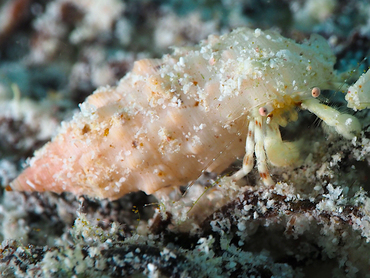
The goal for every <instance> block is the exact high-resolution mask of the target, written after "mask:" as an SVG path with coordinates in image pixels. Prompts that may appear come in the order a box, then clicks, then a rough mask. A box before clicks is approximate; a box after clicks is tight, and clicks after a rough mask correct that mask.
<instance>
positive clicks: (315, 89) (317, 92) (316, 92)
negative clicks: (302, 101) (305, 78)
mask: <svg viewBox="0 0 370 278" xmlns="http://www.w3.org/2000/svg"><path fill="white" fill-rule="evenodd" d="M320 94H321V90H320V88H319V87H313V88H312V91H311V95H312V96H313V97H314V98H317V97H318V96H319V95H320Z"/></svg>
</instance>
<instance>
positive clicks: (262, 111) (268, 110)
mask: <svg viewBox="0 0 370 278" xmlns="http://www.w3.org/2000/svg"><path fill="white" fill-rule="evenodd" d="M272 110H273V108H272V106H271V105H265V106H262V107H260V108H259V109H258V112H259V113H260V115H261V116H267V115H268V114H270V113H271V112H272Z"/></svg>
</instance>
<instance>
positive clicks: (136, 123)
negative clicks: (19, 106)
mask: <svg viewBox="0 0 370 278" xmlns="http://www.w3.org/2000/svg"><path fill="white" fill-rule="evenodd" d="M334 63H335V56H334V55H333V54H332V52H331V50H330V47H329V45H328V44H327V42H326V41H325V39H324V38H322V37H320V36H318V35H312V36H311V38H310V39H309V40H306V41H304V42H303V43H302V44H299V43H296V42H295V41H293V40H291V39H287V38H284V37H282V36H281V35H280V34H278V33H277V32H274V31H261V30H260V29H256V30H251V29H248V28H239V29H236V30H234V31H232V32H231V33H229V34H225V35H222V36H215V35H213V36H209V37H208V39H207V40H204V41H202V42H200V44H199V45H196V46H194V47H184V48H177V47H175V48H174V50H173V54H172V55H165V56H163V57H162V58H161V59H144V60H139V61H137V62H135V64H134V67H133V69H132V71H131V72H130V73H128V74H127V75H126V76H124V77H123V78H122V79H121V80H120V82H119V83H118V85H117V86H116V87H102V88H99V89H97V90H96V91H95V92H94V93H93V94H92V95H90V96H89V97H88V98H87V99H86V101H85V102H84V103H82V104H81V105H80V109H81V111H80V112H79V113H77V114H76V115H75V116H74V117H73V119H72V120H71V121H70V122H63V123H62V126H61V130H60V132H59V134H58V135H57V136H56V137H55V138H53V140H52V141H51V142H50V143H47V144H46V145H45V146H44V147H43V148H41V149H40V150H39V151H37V152H36V153H35V156H34V158H32V159H31V160H30V163H29V164H30V165H29V167H28V168H26V169H25V170H24V172H23V173H22V174H21V175H20V176H19V177H18V178H16V179H15V180H14V181H13V182H12V183H11V185H10V186H11V187H12V188H13V189H14V190H24V191H54V192H63V191H68V192H73V193H74V194H76V195H80V194H84V195H89V196H92V197H98V198H109V199H111V200H114V199H117V198H119V197H121V196H123V195H124V194H126V193H128V192H132V191H138V190H142V191H144V192H146V193H147V194H151V193H153V192H155V191H157V190H159V189H163V188H166V187H173V186H178V185H182V184H186V183H187V182H189V181H191V180H194V179H196V178H198V177H199V176H200V174H201V173H202V171H203V170H207V171H216V172H217V171H221V170H223V167H224V165H228V164H230V163H231V162H232V161H234V160H235V158H236V157H238V156H241V155H243V153H245V155H244V159H243V166H242V168H241V169H240V170H239V171H238V172H236V173H235V174H234V175H233V178H234V179H235V180H238V179H240V178H242V177H243V176H245V175H247V174H248V173H249V172H250V171H251V170H252V168H253V165H254V161H255V160H256V164H257V168H258V171H259V174H260V177H261V179H262V181H263V183H264V184H265V185H273V184H274V182H273V180H272V178H271V177H270V174H269V172H268V164H271V165H275V166H278V167H281V166H287V165H292V164H294V163H295V162H296V161H297V159H298V157H299V149H298V146H297V144H296V143H294V142H285V141H283V140H282V138H281V135H280V131H279V126H286V125H287V123H288V122H290V121H295V120H296V119H297V116H298V115H297V113H298V112H297V111H298V110H300V109H306V110H309V111H310V112H312V113H314V114H315V115H317V116H318V117H319V118H321V119H322V120H323V121H324V122H325V123H326V124H328V125H329V126H332V127H334V128H335V130H336V131H337V132H338V133H339V134H341V135H342V136H343V137H345V138H347V139H351V138H354V137H355V136H356V134H357V133H359V131H360V124H359V121H358V120H357V119H356V118H355V117H354V116H352V115H349V114H342V113H340V112H338V111H337V110H335V109H333V108H331V107H328V106H326V105H324V104H321V103H320V101H319V100H318V99H317V96H318V95H319V94H320V90H321V89H336V88H337V87H338V84H342V81H341V80H340V78H339V76H338V75H337V74H336V72H335V70H334V69H333V65H334ZM346 86H347V85H346ZM361 94H364V93H363V92H362V93H361V92H360V95H361ZM347 96H353V93H352V95H349V94H348V95H347ZM359 99H360V98H358V97H352V98H351V99H347V101H350V103H352V104H353V103H355V101H358V102H360V103H362V100H361V99H360V100H359ZM357 106H359V105H357Z"/></svg>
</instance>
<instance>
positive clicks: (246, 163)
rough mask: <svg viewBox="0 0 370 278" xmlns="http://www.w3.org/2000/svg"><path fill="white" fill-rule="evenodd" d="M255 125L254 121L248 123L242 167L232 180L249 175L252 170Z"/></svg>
mask: <svg viewBox="0 0 370 278" xmlns="http://www.w3.org/2000/svg"><path fill="white" fill-rule="evenodd" d="M255 126H256V125H255V123H254V121H253V120H252V121H249V125H248V136H247V140H246V143H245V155H244V158H243V167H242V168H241V169H240V170H239V171H238V172H236V173H235V174H234V175H233V176H232V178H233V179H234V180H240V179H241V178H242V177H244V176H245V175H247V174H249V172H250V171H251V170H252V168H253V165H254V158H253V154H254V131H255Z"/></svg>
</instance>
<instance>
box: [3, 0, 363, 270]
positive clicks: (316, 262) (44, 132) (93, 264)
mask: <svg viewBox="0 0 370 278" xmlns="http://www.w3.org/2000/svg"><path fill="white" fill-rule="evenodd" d="M0 3H1V4H0V183H1V186H2V190H1V193H0V241H2V244H1V248H0V250H1V256H0V276H1V277H272V276H273V277H324V276H326V277H367V276H370V256H369V254H370V243H369V241H370V199H369V197H368V195H369V194H368V191H369V189H370V184H369V183H370V182H369V179H368V175H369V172H370V167H369V163H370V154H369V152H370V133H369V130H370V129H369V126H370V115H368V111H367V110H364V111H360V112H357V113H355V115H356V116H357V117H358V118H359V119H360V121H361V123H362V125H363V132H362V134H361V136H359V137H358V138H357V140H352V141H348V140H344V139H343V138H341V137H340V136H339V135H337V134H336V133H335V131H333V130H331V129H329V128H327V127H325V125H324V124H321V122H320V121H317V120H316V118H315V117H314V116H312V115H310V114H309V113H304V112H301V113H300V118H299V120H298V122H296V123H291V124H290V125H288V126H287V127H286V128H284V129H283V130H282V134H283V137H284V138H285V139H302V140H304V142H306V144H305V145H306V146H308V148H306V150H303V152H304V153H305V154H306V156H305V160H304V162H303V163H302V165H301V166H300V167H298V168H284V169H279V168H274V167H271V173H272V175H273V178H274V180H275V181H277V184H276V186H275V187H274V188H269V189H268V188H266V187H264V186H263V185H261V182H260V181H259V179H258V178H257V177H258V173H257V171H256V170H253V172H252V173H251V174H250V175H248V177H247V178H246V179H244V180H242V181H240V182H239V183H238V185H236V184H234V183H232V182H231V181H230V179H229V178H227V177H226V176H221V177H218V178H214V182H211V185H213V187H212V188H210V189H209V190H207V192H206V193H205V194H203V195H202V193H203V192H205V187H206V186H207V185H209V184H207V183H206V182H202V180H200V182H196V183H194V185H193V186H192V187H191V188H190V191H189V192H188V194H187V195H186V196H185V197H181V191H178V190H177V191H176V190H175V191H174V192H172V193H170V194H169V195H165V196H164V197H163V198H162V199H159V200H157V199H156V198H155V197H154V196H147V195H146V194H144V193H142V192H138V193H131V194H129V195H126V196H124V197H123V198H121V199H119V200H117V201H113V202H109V201H107V200H94V199H89V198H86V197H83V196H77V197H76V196H73V195H72V194H70V193H63V194H61V195H58V194H54V193H50V192H45V193H22V192H13V191H7V190H6V187H7V186H8V184H9V182H10V181H11V180H12V179H14V178H15V177H16V176H17V175H18V174H19V173H20V171H21V170H22V168H23V167H24V166H25V163H26V159H27V158H28V157H30V156H32V154H33V152H34V151H35V150H36V149H38V148H39V147H40V146H42V145H43V144H44V143H45V142H47V141H48V140H50V138H51V137H52V136H53V135H54V134H55V133H56V132H57V128H58V126H59V124H60V122H61V121H62V120H67V119H70V118H71V117H72V115H73V113H74V112H75V111H76V110H77V109H78V103H80V102H82V101H83V100H84V99H85V97H86V96H88V95H89V94H91V93H92V92H93V91H94V90H95V88H97V87H99V86H103V85H114V84H116V82H117V81H118V80H119V79H120V78H121V77H122V76H124V75H125V73H127V72H128V71H129V70H130V69H131V67H132V65H133V62H134V61H135V60H137V59H140V58H145V57H161V55H163V54H164V53H170V50H169V48H168V47H169V46H171V45H176V46H183V45H191V44H194V43H197V42H198V41H199V40H201V39H204V38H206V37H207V36H208V35H209V34H223V33H226V32H229V31H230V30H231V29H233V28H236V27H239V26H247V27H250V28H261V29H269V28H273V29H275V30H278V31H280V32H281V33H282V34H283V35H284V36H286V37H290V38H293V39H296V40H299V41H302V40H303V39H305V38H308V37H309V36H310V34H311V33H319V34H321V35H322V36H324V37H325V38H326V39H327V40H328V42H329V43H330V45H331V47H332V49H333V52H334V53H335V55H336V56H337V59H338V61H337V65H336V68H337V70H338V71H346V70H355V71H356V72H355V73H354V75H353V79H354V80H349V81H348V82H353V81H355V78H356V77H355V76H356V75H358V73H361V72H362V71H363V70H364V69H366V68H367V67H368V63H367V60H364V58H365V57H367V56H368V55H369V53H368V51H369V49H370V48H369V46H370V19H369V18H370V3H369V1H366V0H358V1H356V0H349V1H342V0H309V1H305V0H295V1H294V0H291V1H289V0H285V1H284V0H280V1H277V0H276V1H273V0H271V1H267V0H239V1H231V0H224V1H212V0H207V1H206V0H201V1H195V0H194V1H193V0H189V1H180V0H165V1H150V0H131V1H119V0H95V1H93V0H76V1H68V0H55V1H43V0H10V1H0ZM338 89H339V88H338ZM323 96H324V97H323V98H322V99H323V100H324V101H325V102H327V103H328V104H330V105H331V106H334V107H336V108H338V109H339V110H340V111H347V112H350V113H354V111H352V112H351V110H350V109H348V108H346V104H345V101H344V97H343V94H341V93H335V92H323ZM239 165H240V164H239ZM227 167H228V165H225V169H226V168H227ZM237 167H239V166H238V165H237ZM211 177H214V176H212V175H211ZM203 180H207V179H203ZM201 195H202V197H201V198H200V199H199V200H198V201H197V202H196V205H195V206H194V207H193V208H192V209H191V210H190V208H191V207H192V204H193V203H194V202H195V201H196V200H197V199H198V197H199V196H201Z"/></svg>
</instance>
